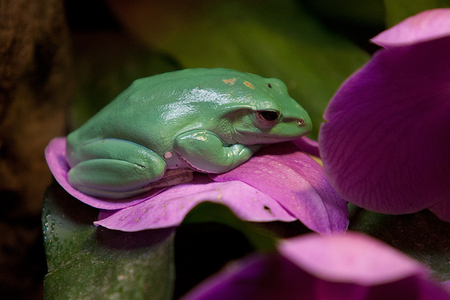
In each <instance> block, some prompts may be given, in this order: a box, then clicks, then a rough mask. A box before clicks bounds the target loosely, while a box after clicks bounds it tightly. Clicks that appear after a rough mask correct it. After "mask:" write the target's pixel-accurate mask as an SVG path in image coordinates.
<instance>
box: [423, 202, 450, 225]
mask: <svg viewBox="0 0 450 300" xmlns="http://www.w3.org/2000/svg"><path fill="white" fill-rule="evenodd" d="M428 209H429V210H430V211H431V212H432V213H434V214H435V215H436V216H437V217H438V218H439V219H441V220H442V221H445V222H450V198H449V199H446V200H444V201H441V202H439V203H437V204H435V205H433V206H431V207H428Z"/></svg>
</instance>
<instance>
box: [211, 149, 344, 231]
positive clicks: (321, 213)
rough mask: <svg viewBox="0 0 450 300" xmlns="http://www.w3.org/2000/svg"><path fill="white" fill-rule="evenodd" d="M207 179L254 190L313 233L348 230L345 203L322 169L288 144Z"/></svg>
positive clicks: (264, 152)
mask: <svg viewBox="0 0 450 300" xmlns="http://www.w3.org/2000/svg"><path fill="white" fill-rule="evenodd" d="M210 177H211V178H212V179H213V180H214V181H219V182H222V181H231V180H238V181H242V182H245V183H247V184H249V185H250V186H253V187H255V188H257V189H258V190H260V191H261V192H262V193H265V194H267V195H269V196H270V197H272V198H273V199H275V200H276V201H278V202H279V203H280V204H281V205H282V206H283V207H284V208H285V209H287V210H288V211H289V212H290V213H291V214H292V215H294V216H295V217H296V218H298V219H299V220H300V221H301V222H302V223H303V224H305V225H306V226H307V227H309V228H310V229H312V230H314V231H317V232H320V233H330V232H332V231H343V230H346V228H347V226H348V219H347V216H348V209H347V204H346V202H345V201H344V200H342V198H340V197H339V196H338V195H337V194H336V192H335V191H334V190H333V189H332V188H331V186H330V184H329V182H328V179H327V177H326V176H325V174H324V172H323V169H322V167H321V166H320V165H319V164H317V163H316V162H315V161H314V160H313V159H312V158H310V157H309V156H308V155H306V154H305V153H302V152H300V151H298V148H297V147H296V146H295V145H294V144H292V143H280V144H274V145H271V146H269V147H267V148H264V149H263V150H261V151H260V152H258V154H257V155H255V156H254V157H253V158H252V159H251V160H249V161H248V162H246V163H245V164H242V165H240V166H239V167H237V168H235V169H233V170H231V171H230V172H227V173H224V174H219V175H210Z"/></svg>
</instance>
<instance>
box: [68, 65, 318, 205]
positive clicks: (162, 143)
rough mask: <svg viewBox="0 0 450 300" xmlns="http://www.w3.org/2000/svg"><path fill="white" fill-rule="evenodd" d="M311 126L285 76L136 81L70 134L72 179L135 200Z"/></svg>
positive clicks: (210, 73) (171, 75)
mask: <svg viewBox="0 0 450 300" xmlns="http://www.w3.org/2000/svg"><path fill="white" fill-rule="evenodd" d="M311 129H312V124H311V119H310V117H309V115H308V113H307V112H306V111H305V110H304V109H303V108H302V107H301V106H300V105H299V104H298V103H297V102H296V101H295V100H294V99H292V98H291V97H289V95H288V91H287V87H286V85H285V84H284V83H283V82H282V81H280V80H279V79H274V78H263V77H260V76H258V75H254V74H250V73H243V72H239V71H235V70H230V69H220V68H218V69H200V68H199V69H184V70H180V71H173V72H168V73H163V74H159V75H155V76H151V77H146V78H141V79H138V80H135V81H134V82H133V83H132V84H131V85H130V86H129V87H128V88H127V89H126V90H124V91H123V92H122V93H121V94H119V95H118V96H117V97H116V98H115V99H114V100H113V101H112V102H111V103H109V104H108V105H106V106H105V107H104V108H103V109H102V110H100V111H99V112H98V113H97V114H96V115H94V116H93V117H92V118H91V119H89V120H88V121H87V122H86V123H85V124H83V125H82V126H81V127H80V128H78V129H77V130H75V131H73V132H72V133H70V134H69V135H68V136H67V142H66V157H67V161H68V163H69V165H70V167H71V169H70V171H69V173H68V181H69V183H70V184H71V185H72V186H73V187H74V188H76V189H78V190H79V191H81V192H83V193H85V194H88V195H91V196H96V197H104V198H116V199H117V198H127V197H131V196H134V195H136V194H139V193H142V192H144V191H146V190H149V189H150V188H152V187H154V186H155V185H154V184H153V185H152V183H155V182H159V181H163V177H164V178H166V177H165V175H166V176H167V174H169V173H171V172H172V173H173V172H175V173H176V171H177V170H178V171H180V170H186V169H189V170H190V171H191V172H192V171H198V172H203V173H223V172H227V171H229V170H231V169H233V168H235V167H237V166H239V165H240V164H242V163H244V162H245V161H247V160H248V159H249V158H250V157H251V156H252V155H253V154H254V153H255V152H256V151H257V150H258V149H259V148H260V147H261V146H262V145H263V144H268V143H277V142H283V141H288V140H293V139H297V138H299V137H301V136H303V135H305V134H307V133H309V132H310V131H311ZM181 173H183V172H181ZM170 184H173V182H172V183H171V182H169V183H167V182H166V183H165V185H170Z"/></svg>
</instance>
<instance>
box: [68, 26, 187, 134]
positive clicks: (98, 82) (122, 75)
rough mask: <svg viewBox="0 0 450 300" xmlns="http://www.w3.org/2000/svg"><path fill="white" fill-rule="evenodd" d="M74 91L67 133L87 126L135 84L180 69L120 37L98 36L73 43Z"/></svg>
mask: <svg viewBox="0 0 450 300" xmlns="http://www.w3.org/2000/svg"><path fill="white" fill-rule="evenodd" d="M74 44H75V54H76V55H75V64H74V65H75V67H74V69H75V75H76V78H77V90H76V93H75V97H74V99H73V101H72V106H71V111H70V113H71V124H69V125H70V129H71V130H74V129H76V128H78V127H79V126H81V125H82V124H83V123H84V122H86V121H87V120H88V119H89V118H90V117H92V116H93V115H94V114H95V113H97V112H98V111H99V110H100V109H101V108H103V107H104V106H105V105H106V104H108V103H109V102H110V101H111V100H113V99H114V98H115V97H116V96H117V95H118V94H119V93H121V92H122V91H123V90H124V89H126V88H127V87H128V86H129V85H130V84H131V83H132V82H133V81H134V80H136V79H138V78H142V77H147V76H151V75H155V74H159V73H164V72H169V71H173V70H176V69H179V68H180V66H179V65H178V64H177V63H176V62H175V61H174V60H173V59H172V58H171V57H169V56H168V55H167V54H164V53H160V52H156V51H154V50H151V49H148V48H147V47H145V46H143V45H137V44H136V43H135V42H133V41H131V40H128V39H126V38H125V37H124V36H123V35H120V34H112V33H105V32H103V33H101V34H91V35H87V34H86V35H84V36H83V38H80V37H78V38H77V39H76V40H75V43H74Z"/></svg>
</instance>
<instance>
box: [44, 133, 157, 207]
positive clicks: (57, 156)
mask: <svg viewBox="0 0 450 300" xmlns="http://www.w3.org/2000/svg"><path fill="white" fill-rule="evenodd" d="M45 159H46V160H47V164H48V166H49V168H50V171H51V172H52V174H53V176H54V177H55V179H56V181H57V182H58V183H59V184H60V185H61V187H63V188H64V189H65V190H66V191H67V192H68V193H69V194H70V195H71V196H73V197H75V198H77V199H78V200H80V201H81V202H84V203H86V204H87V205H90V206H93V207H96V208H100V209H113V210H114V209H121V208H124V207H128V206H131V205H134V204H137V203H140V202H142V201H144V200H145V199H147V198H150V197H152V196H153V195H155V194H157V193H159V192H160V191H161V190H162V189H153V190H151V191H149V192H147V193H144V194H141V195H138V196H136V197H132V198H128V199H123V200H116V199H102V198H96V197H91V196H88V195H85V194H83V193H81V192H80V191H78V190H76V189H74V188H73V187H72V186H71V185H70V184H69V182H68V181H67V172H69V170H70V167H69V164H68V163H67V160H66V138H65V137H59V138H54V139H53V140H51V141H50V143H49V144H48V146H47V148H46V149H45Z"/></svg>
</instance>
